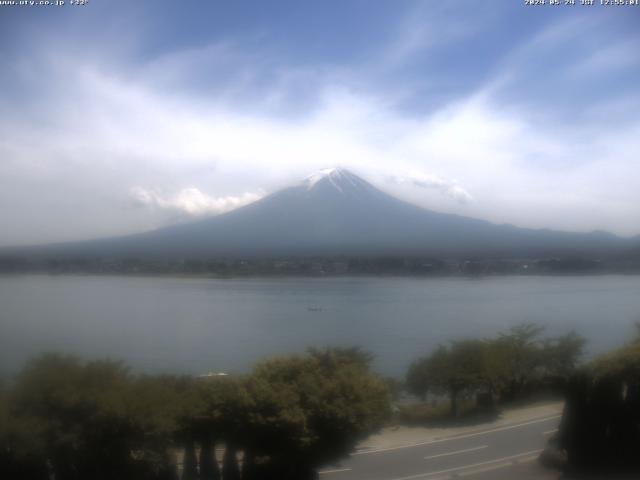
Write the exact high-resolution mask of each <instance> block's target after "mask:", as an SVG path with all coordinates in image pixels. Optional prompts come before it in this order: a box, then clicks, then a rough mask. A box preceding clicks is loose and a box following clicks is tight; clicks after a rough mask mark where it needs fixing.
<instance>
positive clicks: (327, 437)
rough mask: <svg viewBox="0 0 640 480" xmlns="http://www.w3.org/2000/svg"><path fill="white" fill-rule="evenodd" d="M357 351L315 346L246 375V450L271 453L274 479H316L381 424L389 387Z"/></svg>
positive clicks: (366, 357) (385, 413)
mask: <svg viewBox="0 0 640 480" xmlns="http://www.w3.org/2000/svg"><path fill="white" fill-rule="evenodd" d="M368 361H369V357H368V356H364V355H362V354H361V353H360V352H359V351H356V350H352V349H350V350H345V349H324V350H312V351H310V352H309V354H307V355H305V356H292V357H285V358H277V359H272V360H268V361H265V362H262V363H261V364H259V365H258V366H257V367H256V368H255V370H254V373H253V375H252V376H251V377H250V378H249V380H248V383H247V388H248V390H249V392H250V397H251V398H252V402H253V403H252V405H251V408H250V411H251V415H250V416H249V418H248V424H247V428H248V434H247V436H246V438H247V439H251V440H252V441H251V444H250V445H248V447H249V450H250V451H251V452H253V454H255V455H258V456H267V457H268V458H269V459H270V463H271V465H272V466H273V468H274V469H276V470H277V471H278V476H277V477H276V478H282V479H286V478H292V479H293V478H295V479H304V478H307V477H309V478H313V476H314V474H313V471H314V468H315V467H317V466H319V465H321V464H323V463H326V462H330V461H334V460H336V459H337V458H340V457H342V456H345V455H347V454H348V453H349V452H350V451H351V450H352V449H353V447H354V446H355V444H356V442H358V441H359V440H360V439H362V438H363V437H364V436H366V435H368V434H369V433H371V432H373V431H375V430H377V429H378V428H380V427H381V426H382V424H383V423H384V421H385V420H386V419H387V418H388V415H389V410H390V409H389V392H388V390H387V387H386V385H385V383H384V381H383V380H381V379H380V378H378V377H376V376H374V375H372V374H371V373H370V372H369V366H368Z"/></svg>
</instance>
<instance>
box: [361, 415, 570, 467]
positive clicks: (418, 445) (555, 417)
mask: <svg viewBox="0 0 640 480" xmlns="http://www.w3.org/2000/svg"><path fill="white" fill-rule="evenodd" d="M560 417H562V415H554V416H552V417H545V418H539V419H537V420H531V421H530V422H524V423H518V424H516V425H507V426H504V427H498V428H492V429H490V430H483V431H481V432H473V433H468V434H463V435H457V436H453V437H448V438H440V439H436V440H428V441H426V442H419V443H411V444H409V445H400V446H397V447H388V448H379V449H377V450H365V451H362V452H353V453H351V454H350V455H351V456H352V457H353V456H356V455H368V454H370V453H380V452H391V451H393V450H401V449H403V448H413V447H421V446H423V445H433V444H436V443H442V442H451V441H453V440H460V439H462V438H471V437H477V436H479V435H486V434H487V433H494V432H502V431H504V430H511V429H514V428H519V427H525V426H527V425H533V424H535V423H542V422H546V421H549V420H555V419H557V418H560Z"/></svg>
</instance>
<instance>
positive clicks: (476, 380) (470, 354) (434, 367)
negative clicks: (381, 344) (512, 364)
mask: <svg viewBox="0 0 640 480" xmlns="http://www.w3.org/2000/svg"><path fill="white" fill-rule="evenodd" d="M406 380H407V386H408V388H409V389H410V391H411V392H412V393H414V394H416V395H420V396H422V397H424V396H425V395H426V394H427V393H428V392H433V393H436V394H447V395H448V396H449V399H450V402H451V415H452V416H453V417H457V416H459V414H460V411H459V403H458V400H459V397H460V395H461V394H462V393H465V392H467V393H468V392H474V391H476V390H478V389H479V388H482V387H488V386H489V374H488V357H487V344H486V342H484V341H481V340H462V341H457V342H452V343H451V344H450V345H449V346H444V345H440V346H439V347H438V348H437V349H436V351H435V352H433V353H432V354H431V355H429V356H427V357H424V358H422V359H420V360H418V361H416V362H414V363H413V364H412V365H411V366H410V367H409V371H408V373H407V379H406Z"/></svg>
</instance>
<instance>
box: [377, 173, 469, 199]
mask: <svg viewBox="0 0 640 480" xmlns="http://www.w3.org/2000/svg"><path fill="white" fill-rule="evenodd" d="M388 180H389V182H391V183H394V184H397V185H412V186H414V187H419V188H426V189H433V190H436V191H438V192H441V193H443V194H444V195H446V196H448V197H450V198H453V199H454V200H456V201H457V202H460V203H467V202H470V201H472V200H473V197H472V196H471V194H470V193H469V192H467V191H466V190H465V189H464V188H462V187H461V186H460V185H458V184H457V183H456V182H455V181H453V180H448V179H445V178H441V177H438V176H436V175H429V174H425V173H418V172H411V173H408V174H405V175H394V176H391V177H388Z"/></svg>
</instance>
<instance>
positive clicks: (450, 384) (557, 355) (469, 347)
mask: <svg viewBox="0 0 640 480" xmlns="http://www.w3.org/2000/svg"><path fill="white" fill-rule="evenodd" d="M542 332H543V329H542V328H540V327H537V326H535V325H530V324H526V325H520V326H516V327H514V328H512V329H510V330H509V331H508V332H506V333H503V334H500V335H499V336H498V337H497V338H495V339H489V340H462V341H456V342H452V343H450V344H449V345H440V346H439V347H438V348H437V349H436V350H435V351H434V352H432V353H431V354H430V355H428V356H426V357H423V358H420V359H418V360H416V361H415V362H413V363H412V364H411V365H410V367H409V369H408V371H407V375H406V385H407V389H408V390H409V391H410V392H411V393H413V394H415V395H417V396H419V397H422V398H423V399H424V398H425V396H426V395H427V393H435V394H438V395H442V394H446V395H448V397H449V399H450V401H451V414H452V415H453V416H457V415H458V414H459V409H458V400H459V397H460V396H461V395H470V394H473V393H479V392H484V393H485V394H486V395H487V396H489V398H493V397H494V396H497V397H499V398H500V399H501V400H503V401H508V400H514V399H517V398H519V397H521V396H522V395H524V394H526V393H530V392H532V391H535V390H536V389H539V388H541V386H543V385H545V384H548V383H550V382H555V383H558V382H560V381H563V380H565V379H566V378H568V376H569V375H570V374H571V372H573V371H574V370H575V368H576V366H577V364H578V362H579V359H580V357H581V356H582V351H583V348H584V343H585V342H584V339H583V338H582V337H580V336H579V335H577V334H576V333H574V332H571V333H569V334H567V335H564V336H560V337H555V338H547V339H544V338H542V337H541V334H542Z"/></svg>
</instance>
